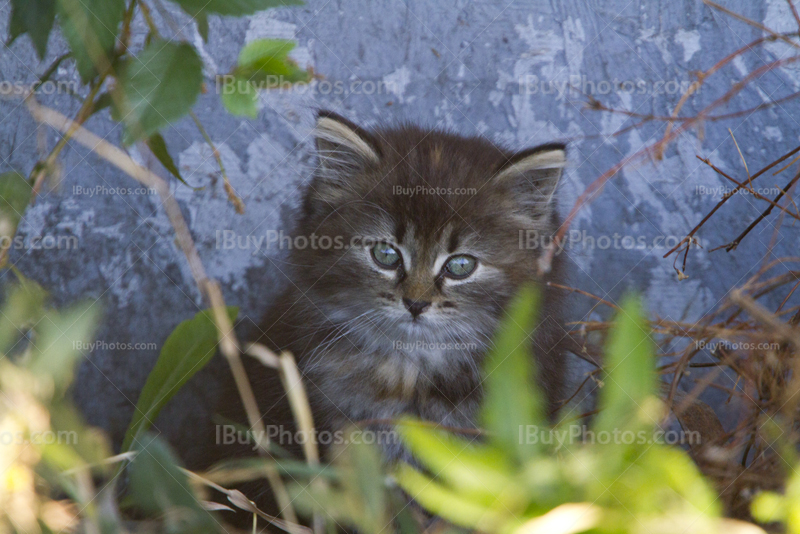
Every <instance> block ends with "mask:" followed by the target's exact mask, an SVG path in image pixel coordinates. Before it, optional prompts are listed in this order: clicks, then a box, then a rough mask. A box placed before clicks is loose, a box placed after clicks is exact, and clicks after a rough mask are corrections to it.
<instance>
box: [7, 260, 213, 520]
mask: <svg viewBox="0 0 800 534" xmlns="http://www.w3.org/2000/svg"><path fill="white" fill-rule="evenodd" d="M14 272H15V274H16V276H17V279H18V281H17V283H13V284H12V283H8V284H6V287H5V290H6V291H5V302H4V304H3V307H2V309H0V351H2V357H0V533H6V532H9V533H10V532H20V533H25V534H32V533H38V532H62V531H70V532H71V531H75V530H79V531H85V532H96V533H100V532H103V533H114V532H126V531H129V530H130V524H129V522H126V521H124V520H123V515H122V514H121V513H120V510H119V503H118V502H117V500H118V495H117V492H116V491H115V489H114V488H115V483H116V482H117V480H119V479H118V477H117V476H115V475H114V473H115V470H114V464H115V463H117V462H119V461H122V460H124V459H131V458H132V459H133V461H132V463H131V467H130V471H129V475H130V492H129V493H130V495H129V497H128V498H127V499H126V501H125V505H126V507H128V508H130V509H132V510H139V511H140V512H139V513H145V514H149V515H147V517H149V518H152V519H156V520H158V521H159V522H160V523H162V524H163V525H164V526H163V528H162V529H161V530H163V531H168V532H176V533H177V532H181V533H188V532H214V531H216V530H217V529H218V523H217V521H216V519H215V518H214V517H213V516H212V515H211V514H210V513H209V512H207V511H206V510H204V509H203V508H202V506H201V504H200V502H199V501H198V500H197V498H196V497H195V493H194V490H193V488H192V487H191V486H190V485H189V484H188V481H187V480H186V475H185V474H184V472H183V471H182V470H181V469H180V467H179V466H178V463H177V461H176V460H175V458H174V456H173V455H172V453H171V452H169V450H168V449H167V447H166V445H164V444H163V443H161V442H160V441H159V440H158V439H157V438H154V437H152V436H150V437H143V438H142V441H143V442H146V443H147V446H146V449H145V448H139V449H137V450H136V451H135V452H133V453H129V454H127V455H118V456H112V455H111V447H110V444H109V442H108V439H107V438H106V436H105V434H104V433H103V432H101V431H99V430H97V429H95V428H91V427H89V426H87V425H86V424H85V423H84V422H83V420H82V418H81V416H80V414H79V413H78V412H77V411H76V410H75V409H74V408H73V407H72V405H71V404H70V402H69V400H68V395H67V391H68V388H69V385H70V383H71V381H72V377H73V372H74V369H75V367H76V365H77V363H78V362H79V360H80V358H81V356H82V353H83V352H84V351H85V350H86V348H87V347H88V346H89V343H90V342H91V341H92V339H93V337H92V334H93V332H94V325H95V324H96V322H97V319H98V317H99V312H100V307H99V305H98V304H97V303H96V302H85V303H80V304H76V305H74V306H71V307H69V308H67V309H66V310H63V311H56V310H53V309H51V308H50V307H49V306H48V305H47V299H46V294H45V291H44V290H43V289H42V288H41V287H40V286H39V285H38V284H37V283H36V282H34V281H32V280H29V279H27V278H25V277H24V276H22V275H21V274H20V273H19V272H17V271H16V270H14ZM212 332H214V330H213V326H212ZM98 482H99V483H98Z"/></svg>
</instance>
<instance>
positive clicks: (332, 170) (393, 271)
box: [292, 114, 564, 367]
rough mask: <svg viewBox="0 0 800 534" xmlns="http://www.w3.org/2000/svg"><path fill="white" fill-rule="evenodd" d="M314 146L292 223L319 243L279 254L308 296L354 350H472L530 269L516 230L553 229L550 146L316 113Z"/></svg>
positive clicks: (431, 355)
mask: <svg viewBox="0 0 800 534" xmlns="http://www.w3.org/2000/svg"><path fill="white" fill-rule="evenodd" d="M317 146H318V151H319V162H320V165H319V169H318V172H317V174H316V176H315V178H314V180H313V182H312V184H311V187H310V189H309V192H308V196H307V198H306V215H305V217H304V219H303V220H302V222H301V225H300V229H299V234H301V235H305V236H307V237H308V238H309V239H312V238H311V236H312V235H314V236H316V240H317V242H318V244H319V245H320V246H318V247H315V248H313V249H312V248H311V247H308V248H306V249H303V250H299V249H298V250H295V251H293V253H292V263H293V264H295V265H298V266H299V267H298V268H297V269H298V274H297V276H298V279H299V283H298V286H299V287H300V288H301V289H303V290H305V289H308V291H307V293H306V295H307V297H308V298H309V300H310V301H311V302H313V306H314V308H316V309H317V311H319V312H320V313H321V314H322V315H323V316H324V318H325V319H324V320H325V321H327V322H329V323H330V324H329V326H334V327H336V328H338V330H337V332H338V333H340V334H344V335H345V337H346V338H347V339H348V340H349V341H350V342H351V343H352V344H353V345H354V346H355V347H357V348H358V350H359V351H360V352H361V353H362V354H364V355H365V356H364V357H368V356H367V355H373V356H374V355H375V354H376V353H378V354H380V355H382V357H386V358H390V357H391V356H392V355H393V354H400V355H402V356H408V357H411V358H412V359H413V360H415V361H418V362H420V363H424V364H426V365H429V366H433V367H436V366H438V365H439V364H447V363H449V362H450V361H452V359H454V358H474V357H475V356H476V355H478V354H481V353H482V352H483V351H484V350H485V348H486V346H487V344H488V343H489V342H490V340H491V336H492V334H493V331H494V328H495V326H496V324H497V321H498V319H499V317H500V316H501V313H502V310H503V308H504V306H505V304H506V303H507V301H508V299H509V297H510V296H511V295H513V294H514V292H515V290H516V289H517V288H518V287H519V286H520V285H521V284H522V283H524V282H527V281H531V280H535V277H536V274H535V273H536V268H537V263H536V262H537V259H538V258H539V256H540V255H541V253H542V250H541V247H537V248H526V247H525V246H521V243H522V244H523V245H524V243H525V242H526V239H525V238H523V239H521V238H520V232H521V231H522V232H525V231H537V232H539V233H540V234H541V235H546V236H550V235H552V233H553V231H554V216H553V214H552V209H551V208H552V204H553V203H552V196H553V191H554V188H555V185H556V182H557V180H558V177H559V175H560V169H561V167H562V166H563V164H564V151H563V147H561V146H556V145H550V146H546V147H541V148H539V149H532V150H529V151H526V152H524V153H520V154H517V155H515V154H510V153H507V152H505V151H502V150H500V149H498V148H497V147H495V146H494V145H492V144H491V143H489V142H488V141H485V140H481V139H464V138H459V137H456V136H453V135H449V134H443V133H438V132H428V131H423V130H419V129H416V128H409V127H407V128H401V129H394V130H382V131H377V132H375V133H368V132H365V131H363V130H361V129H359V128H358V127H356V126H355V125H352V124H351V123H349V122H347V121H346V120H344V119H342V118H341V117H338V116H332V115H329V114H327V115H323V116H321V117H320V119H319V122H318V127H317ZM432 189H435V191H432ZM329 242H330V243H331V244H332V246H330V247H328V246H326V245H327V244H328V243H329ZM337 243H338V244H339V245H341V246H337ZM538 244H539V245H541V242H539V243H538ZM301 284H302V285H301ZM304 286H305V287H304Z"/></svg>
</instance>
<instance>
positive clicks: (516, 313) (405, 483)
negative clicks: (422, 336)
mask: <svg viewBox="0 0 800 534" xmlns="http://www.w3.org/2000/svg"><path fill="white" fill-rule="evenodd" d="M535 302H536V294H535V292H533V291H532V290H530V289H527V290H525V291H523V292H522V293H521V294H520V295H519V296H518V297H517V299H516V300H515V302H514V303H513V304H512V305H511V306H510V309H509V314H508V318H507V320H506V321H504V323H503V324H502V326H501V327H500V330H499V333H498V336H497V343H496V344H495V347H494V350H493V351H492V352H491V353H490V354H489V356H488V359H487V364H486V373H487V375H488V376H487V380H486V384H487V392H486V393H487V400H486V403H485V404H486V409H485V410H484V412H483V416H484V417H483V424H484V427H485V428H486V429H488V430H489V432H488V437H487V439H486V440H485V441H481V442H478V441H476V440H471V441H470V440H466V439H464V438H462V437H458V436H454V435H452V434H449V433H446V432H444V431H441V430H437V429H434V428H431V427H430V426H428V425H425V424H423V423H421V422H418V421H413V420H407V421H406V422H404V423H403V424H401V425H400V426H399V431H400V434H401V436H402V437H403V440H404V442H405V444H406V445H407V446H408V448H409V449H410V450H411V452H412V453H413V454H414V455H415V456H416V457H417V458H418V459H419V461H420V463H421V464H422V465H423V466H424V467H425V468H426V471H425V472H423V471H420V470H418V469H416V468H414V467H412V466H410V465H401V466H400V467H399V468H398V469H397V471H396V474H395V476H396V477H397V481H398V482H399V484H400V486H401V487H402V488H403V489H405V491H406V492H407V493H408V494H409V495H411V496H413V497H414V498H415V499H416V500H417V502H419V503H420V504H422V506H424V507H425V508H426V509H427V510H429V511H431V512H434V513H436V514H437V515H440V516H442V517H444V518H446V519H448V520H449V521H451V522H453V523H454V524H456V525H460V526H462V527H466V528H475V529H478V530H481V531H483V532H497V533H507V532H509V533H510V532H550V533H554V532H584V531H591V532H607V533H623V532H651V533H652V532H676V531H680V532H697V533H701V532H702V533H708V532H714V531H720V530H722V529H723V528H724V529H726V530H729V529H734V528H737V525H741V526H742V528H754V527H752V526H751V525H747V524H745V523H741V524H735V523H734V522H732V521H730V520H725V519H721V518H720V505H719V503H718V502H717V499H716V495H715V494H714V492H713V491H712V490H711V488H710V486H709V484H708V483H707V482H706V481H705V480H704V479H703V477H702V476H701V475H700V473H699V471H698V470H697V468H696V467H695V466H694V464H693V462H692V460H691V459H690V458H689V456H688V455H687V454H686V453H685V452H683V451H681V450H679V449H677V448H674V447H670V446H667V445H664V444H662V443H659V442H658V440H657V439H652V438H654V437H655V436H656V432H655V431H656V430H657V425H658V422H659V421H660V420H661V419H662V417H663V415H664V410H663V405H662V403H661V401H660V400H659V399H658V397H657V396H656V379H655V369H654V356H653V346H652V343H651V341H650V338H649V333H650V332H649V328H648V326H647V325H646V323H645V321H644V318H643V316H642V311H641V308H640V305H639V302H638V301H637V300H636V299H634V298H627V299H626V300H625V301H624V303H623V305H622V309H621V311H620V313H619V314H618V316H617V320H616V326H615V328H614V329H613V331H612V333H611V335H610V339H609V341H608V345H607V351H606V360H605V361H606V369H607V372H606V374H605V377H604V379H603V384H604V385H603V388H602V390H601V393H600V398H599V409H600V413H599V415H598V416H597V417H596V418H595V420H594V421H593V424H592V426H591V428H590V429H589V430H590V432H591V433H592V434H589V433H588V432H587V433H584V432H583V431H582V430H581V432H580V433H579V432H575V431H574V430H575V428H574V427H573V428H570V425H569V424H567V423H564V424H563V425H562V426H555V427H551V426H550V425H549V424H548V421H547V419H546V418H545V416H544V413H543V411H542V409H541V402H540V400H539V395H538V394H536V393H535V392H534V390H533V388H531V386H530V384H531V383H532V382H531V379H530V376H531V374H532V372H531V364H530V358H529V357H528V351H527V345H528V343H529V342H530V341H529V339H528V338H529V335H530V325H532V324H534V321H533V310H534V309H535ZM578 428H579V427H578ZM559 433H560V434H559ZM557 435H560V437H561V439H554V437H555V436H557ZM585 435H592V436H594V437H595V439H594V440H586V439H583V438H584V436H585ZM592 441H593V442H592Z"/></svg>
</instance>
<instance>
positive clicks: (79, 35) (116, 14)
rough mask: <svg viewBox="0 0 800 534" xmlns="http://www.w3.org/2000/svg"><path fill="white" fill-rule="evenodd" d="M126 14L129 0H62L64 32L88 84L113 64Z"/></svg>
mask: <svg viewBox="0 0 800 534" xmlns="http://www.w3.org/2000/svg"><path fill="white" fill-rule="evenodd" d="M24 1H27V0H24ZM124 13H125V0H58V17H59V21H60V23H61V32H62V33H63V34H64V37H65V38H66V40H67V42H68V43H69V46H70V49H71V50H72V57H74V58H75V62H76V63H77V67H78V72H79V73H80V75H81V79H82V80H83V81H84V83H86V82H88V81H89V80H91V79H92V78H94V76H95V75H96V74H97V72H98V71H99V70H100V69H101V68H104V67H106V66H107V65H110V64H111V61H112V60H111V54H112V52H113V50H114V43H115V42H116V36H117V27H118V26H119V24H120V22H122V18H123V16H124Z"/></svg>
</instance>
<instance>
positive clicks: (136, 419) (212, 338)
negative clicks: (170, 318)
mask: <svg viewBox="0 0 800 534" xmlns="http://www.w3.org/2000/svg"><path fill="white" fill-rule="evenodd" d="M238 312H239V308H237V307H235V306H229V307H228V316H229V317H230V318H231V321H234V320H235V319H236V316H237V315H238ZM216 349H217V329H216V327H215V325H214V320H213V316H212V310H204V311H201V312H199V313H198V314H197V315H195V316H194V317H193V318H192V319H189V320H186V321H183V322H182V323H181V324H179V325H178V326H177V327H176V328H175V330H173V331H172V333H171V334H170V335H169V337H168V338H167V340H166V341H165V342H164V346H163V347H162V349H161V354H159V356H158V361H157V362H156V365H155V367H154V368H153V370H152V371H150V374H149V375H148V376H147V381H146V382H145V384H144V387H143V388H142V392H141V393H140V394H139V400H138V401H137V402H136V411H135V412H134V415H133V419H132V420H131V424H130V426H129V427H128V431H127V432H126V433H125V440H124V441H123V443H122V449H121V451H120V452H127V451H129V450H130V449H131V445H133V444H134V442H138V441H139V440H140V439H141V437H142V436H143V435H144V433H145V432H147V430H148V429H149V428H150V426H151V425H152V424H153V421H154V420H155V418H156V417H158V414H159V412H161V409H162V408H163V407H164V405H166V404H167V402H169V400H170V399H171V398H172V397H173V396H174V395H175V394H176V393H177V392H178V391H179V390H180V388H181V387H182V386H183V385H184V384H185V383H186V381H188V380H189V379H190V378H191V377H193V376H194V375H195V374H196V373H197V372H198V371H200V369H202V368H203V367H205V365H206V364H207V363H208V362H209V360H211V357H212V356H214V354H215V352H216Z"/></svg>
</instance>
